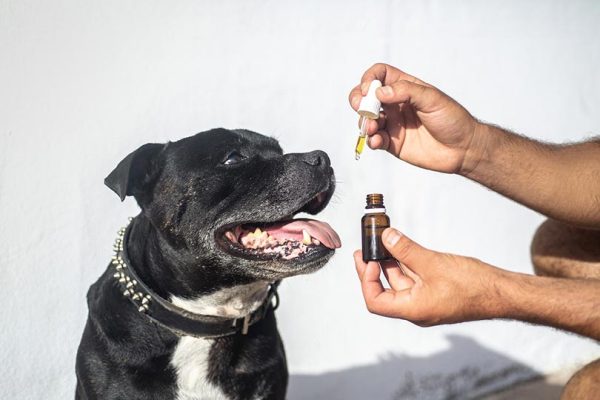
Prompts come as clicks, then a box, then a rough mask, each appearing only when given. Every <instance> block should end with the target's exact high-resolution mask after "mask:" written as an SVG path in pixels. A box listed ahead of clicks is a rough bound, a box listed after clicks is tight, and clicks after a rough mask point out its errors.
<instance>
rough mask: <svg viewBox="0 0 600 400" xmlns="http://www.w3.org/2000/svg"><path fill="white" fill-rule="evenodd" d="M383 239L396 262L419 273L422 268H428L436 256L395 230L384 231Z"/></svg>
mask: <svg viewBox="0 0 600 400" xmlns="http://www.w3.org/2000/svg"><path fill="white" fill-rule="evenodd" d="M381 238H382V239H383V245H384V246H385V248H386V249H388V251H389V252H390V253H391V254H392V256H394V258H395V259H396V260H398V261H400V262H401V263H403V264H406V265H407V266H408V267H410V268H411V269H412V270H413V271H415V272H417V273H418V272H419V270H420V269H421V268H420V267H423V266H426V265H427V264H428V261H429V260H430V259H431V257H432V256H433V255H435V252H434V251H431V250H429V249H426V248H425V247H423V246H421V245H420V244H418V243H415V242H413V241H412V240H411V239H409V238H408V237H407V236H405V235H403V234H402V233H401V232H399V231H398V230H396V229H394V228H387V229H386V230H385V231H383V234H382V235H381Z"/></svg>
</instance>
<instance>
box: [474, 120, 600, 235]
mask: <svg viewBox="0 0 600 400" xmlns="http://www.w3.org/2000/svg"><path fill="white" fill-rule="evenodd" d="M480 128H481V129H479V131H478V133H477V135H476V137H474V139H473V145H472V150H470V151H471V154H470V160H468V161H469V162H470V165H468V166H467V167H466V168H465V170H464V171H462V174H463V175H464V176H466V177H468V178H469V179H472V180H474V181H477V182H479V183H481V184H483V185H485V186H487V187H489V188H490V189H492V190H494V191H496V192H498V193H500V194H502V195H504V196H507V197H509V198H511V199H513V200H515V201H517V202H518V203H521V204H523V205H525V206H527V207H529V208H531V209H534V210H536V211H538V212H540V213H542V214H544V215H546V216H548V217H551V218H553V219H557V220H560V221H563V222H567V223H571V224H575V225H579V226H582V227H589V228H598V227H600V140H596V141H589V142H584V143H578V144H572V145H564V146H562V145H552V144H545V143H540V142H537V141H534V140H531V139H528V138H525V137H522V136H519V135H516V134H514V133H511V132H508V131H505V130H503V129H501V128H498V127H495V126H491V125H486V124H482V125H481V126H480Z"/></svg>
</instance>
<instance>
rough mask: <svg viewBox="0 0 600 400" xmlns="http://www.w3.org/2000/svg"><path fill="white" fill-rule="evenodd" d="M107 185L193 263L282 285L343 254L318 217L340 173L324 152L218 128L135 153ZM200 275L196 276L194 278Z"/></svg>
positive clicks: (151, 146) (241, 131) (144, 148)
mask: <svg viewBox="0 0 600 400" xmlns="http://www.w3.org/2000/svg"><path fill="white" fill-rule="evenodd" d="M105 183H106V185H107V186H108V187H110V188H111V189H112V190H113V191H115V192H116V193H117V194H118V195H119V196H120V197H121V200H123V199H124V198H125V196H129V195H131V196H134V197H135V198H136V200H137V202H138V204H139V205H140V207H141V209H142V214H143V215H144V216H145V217H146V218H148V219H149V220H150V221H151V223H152V225H153V226H154V228H155V229H156V230H157V231H158V232H159V234H160V235H161V237H162V238H163V239H164V240H165V241H166V242H167V243H168V244H169V246H170V247H171V248H172V249H175V250H176V252H177V254H178V256H180V257H182V258H185V259H188V260H193V263H192V264H194V265H202V266H203V267H210V268H224V269H226V270H227V272H228V274H232V273H233V274H236V275H241V276H246V277H248V278H251V279H262V280H276V279H281V278H284V277H287V276H291V275H296V274H300V273H308V272H312V271H315V270H317V269H319V268H320V267H322V266H323V265H324V264H325V263H326V262H327V260H328V259H329V258H330V257H331V256H332V255H333V253H334V251H335V249H336V248H338V247H340V240H339V237H338V235H337V234H336V233H335V231H334V230H333V229H332V228H331V227H330V226H329V225H328V224H327V223H324V222H320V221H317V220H312V219H293V218H294V216H295V215H296V214H298V213H300V212H306V213H309V214H317V213H318V212H320V211H321V210H323V208H325V206H326V205H327V203H328V202H329V200H330V198H331V196H332V194H333V191H334V188H335V183H334V174H333V169H332V168H331V165H330V161H329V158H328V157H327V154H326V153H324V152H322V151H312V152H309V153H295V154H283V151H282V149H281V147H280V146H279V144H278V142H277V141H276V140H275V139H272V138H269V137H266V136H263V135H260V134H258V133H255V132H251V131H247V130H226V129H213V130H210V131H207V132H203V133H199V134H197V135H195V136H192V137H189V138H185V139H182V140H179V141H177V142H170V143H167V144H153V143H149V144H145V145H143V146H141V147H140V148H139V149H137V150H136V151H134V152H133V153H131V154H129V155H128V156H127V157H126V158H125V159H124V160H123V161H121V163H119V165H118V166H117V167H116V168H115V170H114V171H113V172H112V173H111V174H110V175H109V176H108V177H107V178H106V180H105ZM192 273H193V271H192Z"/></svg>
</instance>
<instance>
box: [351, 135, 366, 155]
mask: <svg viewBox="0 0 600 400" xmlns="http://www.w3.org/2000/svg"><path fill="white" fill-rule="evenodd" d="M366 139H367V137H366V136H362V135H360V136H359V137H358V141H357V142H356V148H355V149H354V158H355V159H357V160H358V159H360V155H361V154H362V152H363V149H364V148H365V142H366Z"/></svg>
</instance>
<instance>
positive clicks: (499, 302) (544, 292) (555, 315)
mask: <svg viewBox="0 0 600 400" xmlns="http://www.w3.org/2000/svg"><path fill="white" fill-rule="evenodd" d="M493 293H494V296H496V297H497V298H496V299H495V302H494V303H495V307H494V308H493V310H492V311H491V312H490V314H491V316H492V317H495V318H509V319H516V320H520V321H526V322H531V323H535V324H540V325H547V326H553V327H555V328H559V329H563V330H566V331H570V332H575V333H578V334H580V335H583V336H587V337H591V338H593V339H596V340H600V280H594V279H585V280H584V279H566V278H549V277H539V276H533V275H525V274H519V273H514V272H508V271H504V272H503V273H502V276H501V278H500V279H498V280H497V281H496V282H495V283H494V292H493Z"/></svg>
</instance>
